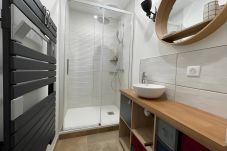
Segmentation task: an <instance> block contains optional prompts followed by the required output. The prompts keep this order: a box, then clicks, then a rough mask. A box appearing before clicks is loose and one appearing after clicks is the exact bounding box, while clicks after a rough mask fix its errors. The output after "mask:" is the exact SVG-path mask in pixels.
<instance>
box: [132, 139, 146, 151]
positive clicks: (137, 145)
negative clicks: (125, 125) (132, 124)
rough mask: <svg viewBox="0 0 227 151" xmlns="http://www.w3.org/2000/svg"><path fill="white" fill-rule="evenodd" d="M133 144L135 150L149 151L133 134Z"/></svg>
mask: <svg viewBox="0 0 227 151" xmlns="http://www.w3.org/2000/svg"><path fill="white" fill-rule="evenodd" d="M132 146H133V148H134V150H135V151H147V150H146V149H145V148H144V147H143V145H142V144H141V143H140V141H139V140H138V139H137V138H136V136H134V135H132Z"/></svg>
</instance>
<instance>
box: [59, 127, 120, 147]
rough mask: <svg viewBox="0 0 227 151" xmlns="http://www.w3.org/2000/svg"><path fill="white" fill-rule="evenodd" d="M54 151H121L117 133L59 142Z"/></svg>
mask: <svg viewBox="0 0 227 151" xmlns="http://www.w3.org/2000/svg"><path fill="white" fill-rule="evenodd" d="M55 151H123V149H122V147H121V145H120V143H119V140H118V131H112V132H106V133H100V134H94V135H88V136H83V137H77V138H70V139H64V140H59V141H58V143H57V146H56V149H55Z"/></svg>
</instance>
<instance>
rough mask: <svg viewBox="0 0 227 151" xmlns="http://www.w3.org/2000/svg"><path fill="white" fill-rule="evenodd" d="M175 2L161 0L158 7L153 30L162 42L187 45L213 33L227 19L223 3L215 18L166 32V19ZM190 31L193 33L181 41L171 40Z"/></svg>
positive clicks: (189, 33)
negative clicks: (173, 31)
mask: <svg viewBox="0 0 227 151" xmlns="http://www.w3.org/2000/svg"><path fill="white" fill-rule="evenodd" d="M175 2H176V0H162V1H161V4H160V6H159V8H158V12H157V18H156V22H155V30H156V34H157V36H158V38H159V40H161V41H163V42H164V43H167V44H172V45H188V44H192V43H195V42H197V41H200V40H202V39H204V38H205V37H207V36H208V35H210V34H211V33H213V32H214V31H215V30H217V29H218V28H219V27H220V26H222V25H223V24H224V23H225V22H226V21H227V4H225V7H224V8H223V10H222V11H221V12H220V13H219V14H218V15H217V16H216V17H215V18H213V19H211V20H207V21H204V22H202V23H199V24H196V25H193V26H191V27H189V28H186V29H184V30H182V31H179V32H175V33H170V34H168V32H167V26H168V19H169V15H170V12H171V10H172V8H173V6H174V4H175ZM192 33H193V34H194V35H193V36H191V37H187V38H186V39H184V40H182V41H178V42H173V41H175V40H178V39H181V38H183V37H182V34H183V35H184V37H185V35H187V36H190V35H191V34H192Z"/></svg>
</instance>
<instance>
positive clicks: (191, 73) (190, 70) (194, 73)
mask: <svg viewBox="0 0 227 151" xmlns="http://www.w3.org/2000/svg"><path fill="white" fill-rule="evenodd" d="M200 72H201V66H188V67H187V76H188V77H200Z"/></svg>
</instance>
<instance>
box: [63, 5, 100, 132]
mask: <svg viewBox="0 0 227 151" xmlns="http://www.w3.org/2000/svg"><path fill="white" fill-rule="evenodd" d="M72 5H75V6H71V8H70V11H69V48H68V51H67V55H66V56H67V57H66V64H67V74H66V77H65V79H66V85H65V89H66V91H65V92H66V93H65V94H66V95H65V100H66V108H67V111H66V115H65V119H64V130H75V129H86V128H92V127H97V126H99V125H100V114H101V113H100V105H101V71H102V68H101V59H102V57H101V54H102V33H103V24H102V22H101V21H100V18H102V17H103V10H102V9H100V8H98V7H95V6H90V5H86V4H83V3H79V2H73V3H72Z"/></svg>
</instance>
